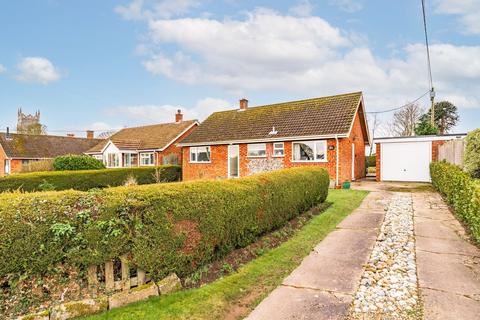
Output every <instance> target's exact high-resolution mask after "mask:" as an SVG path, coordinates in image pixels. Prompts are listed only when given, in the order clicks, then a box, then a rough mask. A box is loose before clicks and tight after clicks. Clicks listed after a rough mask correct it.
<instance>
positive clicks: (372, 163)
mask: <svg viewBox="0 0 480 320" xmlns="http://www.w3.org/2000/svg"><path fill="white" fill-rule="evenodd" d="M376 166H377V156H376V155H374V156H366V157H365V168H370V167H376Z"/></svg>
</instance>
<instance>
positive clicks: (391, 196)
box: [247, 181, 480, 319]
mask: <svg viewBox="0 0 480 320" xmlns="http://www.w3.org/2000/svg"><path fill="white" fill-rule="evenodd" d="M352 188H353V189H362V190H369V191H371V193H370V194H369V195H368V196H367V197H366V198H365V200H364V201H363V203H362V204H361V206H360V207H359V208H358V209H357V210H355V211H354V212H353V213H352V214H351V215H350V216H348V217H347V218H346V219H345V220H344V221H342V222H341V223H340V224H339V225H338V226H337V229H336V230H335V231H333V232H332V233H330V234H329V235H328V236H327V237H326V238H325V239H324V240H323V241H322V242H320V243H319V244H318V246H317V247H316V248H315V249H314V250H313V251H312V252H311V253H310V255H309V256H307V257H306V258H305V259H304V260H303V262H302V263H301V265H300V266H299V267H298V268H297V269H296V270H294V271H293V272H292V274H290V275H289V276H288V277H287V278H286V279H284V281H283V283H282V285H280V286H279V287H278V288H276V289H275V290H274V291H273V292H272V293H271V294H270V295H269V296H268V297H267V298H266V299H265V300H264V301H262V302H261V303H260V304H259V305H258V306H257V308H256V309H255V310H254V311H253V312H252V313H251V314H250V315H249V316H248V317H247V319H347V318H358V319H404V318H406V317H407V318H413V319H416V318H422V317H424V318H425V319H479V318H480V250H479V249H478V248H477V247H475V246H474V245H472V244H470V243H469V241H468V237H467V236H466V233H465V231H464V229H463V227H462V226H461V224H460V223H459V222H458V221H457V220H456V219H455V217H454V216H453V215H452V213H451V212H450V211H449V209H448V207H447V206H446V205H445V203H444V202H443V200H442V199H441V197H440V195H438V194H437V193H436V192H435V191H434V190H433V189H432V188H431V186H430V185H428V184H411V183H377V182H371V181H362V182H355V183H353V184H352ZM407 281H408V283H407ZM412 281H413V283H412ZM403 282H404V283H403Z"/></svg>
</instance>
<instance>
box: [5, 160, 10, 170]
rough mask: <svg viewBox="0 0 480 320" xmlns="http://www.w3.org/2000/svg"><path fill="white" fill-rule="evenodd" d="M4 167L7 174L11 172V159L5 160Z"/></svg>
mask: <svg viewBox="0 0 480 320" xmlns="http://www.w3.org/2000/svg"><path fill="white" fill-rule="evenodd" d="M4 169H5V171H4V172H5V174H10V160H9V159H6V160H5V166H4Z"/></svg>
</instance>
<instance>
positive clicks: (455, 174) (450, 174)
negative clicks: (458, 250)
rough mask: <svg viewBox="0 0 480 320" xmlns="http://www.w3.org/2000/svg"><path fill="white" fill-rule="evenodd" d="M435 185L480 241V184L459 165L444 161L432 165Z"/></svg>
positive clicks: (431, 170) (476, 239)
mask: <svg viewBox="0 0 480 320" xmlns="http://www.w3.org/2000/svg"><path fill="white" fill-rule="evenodd" d="M430 174H431V176H432V183H433V186H434V187H435V188H436V189H437V190H438V191H439V192H440V193H441V194H442V195H443V196H444V197H445V199H446V201H447V203H448V204H449V205H451V206H452V207H453V209H454V210H455V214H456V215H457V216H458V217H459V218H460V219H461V220H462V221H463V222H465V223H466V224H467V225H468V227H469V229H470V231H471V233H472V236H473V238H474V240H475V241H476V242H477V243H480V184H479V181H478V180H475V179H473V178H472V177H471V176H470V175H469V174H468V173H466V172H464V171H462V169H460V168H459V167H457V166H455V165H453V164H450V163H447V162H445V161H442V162H433V163H432V164H431V165H430Z"/></svg>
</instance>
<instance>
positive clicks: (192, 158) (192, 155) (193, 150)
mask: <svg viewBox="0 0 480 320" xmlns="http://www.w3.org/2000/svg"><path fill="white" fill-rule="evenodd" d="M196 152H197V148H195V147H190V161H192V162H194V161H197V157H196V156H197V154H196Z"/></svg>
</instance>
